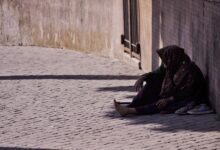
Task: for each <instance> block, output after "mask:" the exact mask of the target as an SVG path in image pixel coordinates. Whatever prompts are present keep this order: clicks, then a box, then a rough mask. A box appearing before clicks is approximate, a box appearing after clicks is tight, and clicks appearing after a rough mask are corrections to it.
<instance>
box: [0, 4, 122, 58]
mask: <svg viewBox="0 0 220 150" xmlns="http://www.w3.org/2000/svg"><path fill="white" fill-rule="evenodd" d="M119 2H120V1H117V0H114V1H112V0H111V1H109V0H93V1H91V0H65V1H63V0H37V1H36V0H0V20H1V22H0V31H1V32H0V36H1V38H0V44H2V45H38V46H45V47H60V48H62V47H64V48H70V49H77V50H81V51H86V52H88V51H90V52H91V51H92V52H96V53H103V54H105V55H109V54H111V53H112V52H111V51H110V49H113V48H114V47H115V46H116V43H117V42H115V43H114V45H113V44H112V42H113V41H115V39H118V41H119V42H120V35H121V34H122V32H120V31H119V30H120V27H123V23H122V20H118V18H119V17H115V16H119V15H120V13H119V12H118V13H117V11H115V8H118V7H122V5H120V3H119ZM121 3H122V2H121ZM114 5H115V6H114ZM117 10H122V9H121V8H120V9H117ZM113 23H114V24H113ZM117 23H118V24H117ZM117 28H119V30H117ZM113 29H115V30H113ZM118 31H119V32H118ZM115 34H116V35H117V37H116V36H115ZM119 44H120V43H119Z"/></svg>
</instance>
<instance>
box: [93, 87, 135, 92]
mask: <svg viewBox="0 0 220 150" xmlns="http://www.w3.org/2000/svg"><path fill="white" fill-rule="evenodd" d="M97 91H98V92H108V91H111V92H121V91H127V92H135V88H134V86H114V87H101V88H98V90H97Z"/></svg>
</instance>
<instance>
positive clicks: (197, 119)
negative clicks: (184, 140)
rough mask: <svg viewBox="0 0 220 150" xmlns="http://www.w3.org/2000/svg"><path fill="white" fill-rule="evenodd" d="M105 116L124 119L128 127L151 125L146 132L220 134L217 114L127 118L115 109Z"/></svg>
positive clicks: (159, 115)
mask: <svg viewBox="0 0 220 150" xmlns="http://www.w3.org/2000/svg"><path fill="white" fill-rule="evenodd" d="M112 109H113V110H112V111H108V112H106V113H105V114H104V117H106V118H108V119H120V120H121V119H123V120H125V123H124V124H122V126H126V125H140V124H142V125H149V124H152V126H151V127H146V130H155V131H161V132H173V133H175V132H178V131H183V130H186V131H194V132H212V131H217V132H220V121H217V120H216V116H215V114H207V115H184V116H179V115H175V114H155V115H143V116H135V115H133V116H127V117H121V116H120V115H119V114H118V113H117V112H116V111H114V108H113V107H112Z"/></svg>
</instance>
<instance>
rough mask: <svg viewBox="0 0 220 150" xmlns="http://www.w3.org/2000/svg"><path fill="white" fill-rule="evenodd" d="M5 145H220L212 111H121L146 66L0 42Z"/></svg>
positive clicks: (82, 149) (134, 148)
mask: <svg viewBox="0 0 220 150" xmlns="http://www.w3.org/2000/svg"><path fill="white" fill-rule="evenodd" d="M0 70H1V71H0V147H1V148H0V149H3V147H5V148H14V147H18V148H21V149H28V148H33V149H70V150H95V149H98V150H100V149H107V150H122V149H124V150H141V149H143V150H147V149H149V150H160V149H161V150H164V149H167V150H177V149H178V150H187V149H189V150H192V149H195V150H202V149H204V150H217V149H219V150H220V121H216V118H215V115H214V114H210V115H202V116H176V115H173V114H171V115H149V116H130V117H126V118H122V117H120V116H119V114H117V113H116V112H115V111H114V108H113V99H114V98H115V99H117V100H119V101H131V98H132V96H134V95H135V91H134V87H133V85H134V83H135V81H136V79H137V78H138V76H139V75H140V74H142V73H143V72H142V71H140V70H138V68H135V67H132V66H129V65H128V64H125V63H123V62H120V61H118V60H116V59H110V58H106V57H101V56H95V55H92V54H84V53H80V52H77V51H73V50H63V49H53V48H40V47H4V46H1V47H0Z"/></svg>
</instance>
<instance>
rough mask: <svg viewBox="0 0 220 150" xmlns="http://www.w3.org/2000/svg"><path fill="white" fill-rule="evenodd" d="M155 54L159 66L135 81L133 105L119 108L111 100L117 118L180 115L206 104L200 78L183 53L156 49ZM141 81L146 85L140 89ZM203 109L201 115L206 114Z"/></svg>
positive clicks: (119, 106)
mask: <svg viewBox="0 0 220 150" xmlns="http://www.w3.org/2000/svg"><path fill="white" fill-rule="evenodd" d="M157 53H158V55H159V57H160V58H161V60H162V65H161V66H160V67H159V68H158V69H157V70H156V71H153V72H150V73H146V74H144V75H142V76H141V77H140V78H139V79H138V80H137V82H136V83H135V86H136V89H137V90H138V94H137V95H136V96H135V97H134V98H133V101H132V102H131V103H130V104H129V105H128V106H123V105H121V104H120V102H117V101H116V100H114V106H115V109H116V111H117V112H119V113H120V114H121V116H126V115H128V114H142V115H144V114H155V113H174V112H175V111H176V113H177V114H181V113H186V112H187V111H188V110H189V109H192V107H193V106H195V105H196V104H205V106H206V104H208V101H207V97H206V94H205V93H206V92H205V91H206V88H205V87H206V86H205V85H206V84H205V79H204V77H203V74H202V72H201V70H200V69H199V68H198V66H197V65H196V64H195V63H194V62H192V61H191V60H190V58H189V56H188V55H186V53H185V52H184V49H182V48H180V47H178V46H175V45H173V46H167V47H164V48H162V49H159V50H157ZM144 81H146V84H145V85H144V86H143V82H144ZM184 106H185V107H184ZM187 106H188V107H187ZM203 106H204V105H203ZM180 108H181V109H180ZM206 108H207V109H206V110H204V111H207V112H208V111H210V110H209V108H208V107H206ZM194 111H196V110H194Z"/></svg>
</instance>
